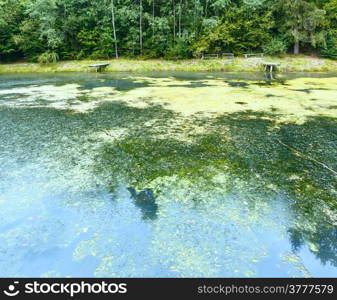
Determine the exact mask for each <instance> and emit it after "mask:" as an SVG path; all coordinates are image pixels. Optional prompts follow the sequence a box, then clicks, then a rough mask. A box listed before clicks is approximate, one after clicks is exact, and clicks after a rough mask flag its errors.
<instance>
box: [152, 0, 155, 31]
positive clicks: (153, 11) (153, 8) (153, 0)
mask: <svg viewBox="0 0 337 300" xmlns="http://www.w3.org/2000/svg"><path fill="white" fill-rule="evenodd" d="M154 2H155V0H152V37H153V36H154V26H155V25H154V17H155V4H154Z"/></svg>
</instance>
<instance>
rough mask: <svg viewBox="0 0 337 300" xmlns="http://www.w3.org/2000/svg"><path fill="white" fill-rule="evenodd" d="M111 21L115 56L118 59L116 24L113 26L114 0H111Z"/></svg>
mask: <svg viewBox="0 0 337 300" xmlns="http://www.w3.org/2000/svg"><path fill="white" fill-rule="evenodd" d="M111 22H112V30H113V34H114V39H115V52H116V58H117V59H118V43H117V35H116V26H115V5H114V0H111Z"/></svg>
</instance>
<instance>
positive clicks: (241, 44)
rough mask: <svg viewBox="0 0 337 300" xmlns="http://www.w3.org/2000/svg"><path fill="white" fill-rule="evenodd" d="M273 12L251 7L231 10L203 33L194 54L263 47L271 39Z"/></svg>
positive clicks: (252, 49)
mask: <svg viewBox="0 0 337 300" xmlns="http://www.w3.org/2000/svg"><path fill="white" fill-rule="evenodd" d="M272 25H273V21H272V19H271V14H270V13H269V12H265V11H264V10H261V11H260V10H256V11H253V12H252V11H251V10H249V9H248V8H247V7H243V8H240V9H235V10H234V9H232V10H230V11H228V12H227V13H226V14H225V16H224V17H223V20H222V22H221V24H219V25H218V26H217V27H215V28H214V29H213V30H212V31H211V32H209V33H207V34H205V35H203V36H202V37H201V38H200V39H199V40H198V41H197V42H196V43H195V45H194V54H195V56H199V55H200V54H201V53H203V52H206V53H221V52H233V53H236V54H242V53H244V52H247V51H255V50H260V49H261V48H262V47H263V45H264V44H265V43H267V42H268V41H269V40H270V37H271V36H270V29H271V27H272Z"/></svg>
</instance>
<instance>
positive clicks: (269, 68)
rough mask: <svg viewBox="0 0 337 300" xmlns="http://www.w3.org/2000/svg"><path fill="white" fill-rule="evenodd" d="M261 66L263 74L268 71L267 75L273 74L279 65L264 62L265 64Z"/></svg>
mask: <svg viewBox="0 0 337 300" xmlns="http://www.w3.org/2000/svg"><path fill="white" fill-rule="evenodd" d="M263 65H264V71H265V72H268V71H269V73H273V71H275V70H276V68H278V67H279V65H280V64H278V63H273V62H265V63H263Z"/></svg>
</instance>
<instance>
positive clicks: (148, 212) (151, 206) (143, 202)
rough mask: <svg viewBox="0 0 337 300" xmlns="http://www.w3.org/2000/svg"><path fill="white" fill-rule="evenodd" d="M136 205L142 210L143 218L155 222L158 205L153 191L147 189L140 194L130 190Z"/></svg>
mask: <svg viewBox="0 0 337 300" xmlns="http://www.w3.org/2000/svg"><path fill="white" fill-rule="evenodd" d="M128 190H129V192H130V194H131V196H132V198H133V200H134V203H135V205H136V206H137V207H138V208H140V210H141V212H142V214H143V218H144V219H145V220H146V219H149V220H154V219H156V218H157V211H158V205H157V203H156V201H155V197H154V195H153V191H152V190H151V189H145V190H143V191H141V192H139V193H137V191H136V190H135V189H134V188H129V189H128Z"/></svg>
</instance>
